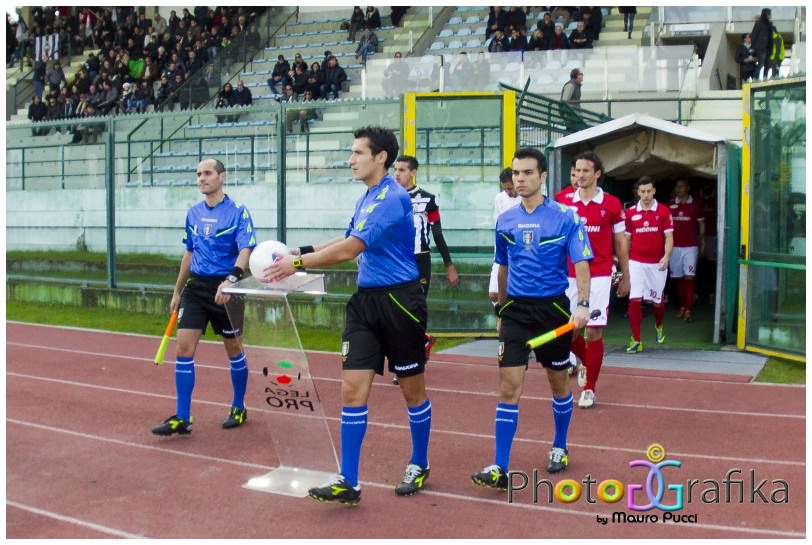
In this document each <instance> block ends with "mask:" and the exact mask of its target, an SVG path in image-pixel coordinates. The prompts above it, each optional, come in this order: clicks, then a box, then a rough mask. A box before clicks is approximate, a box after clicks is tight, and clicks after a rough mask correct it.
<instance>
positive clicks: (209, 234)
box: [203, 223, 211, 238]
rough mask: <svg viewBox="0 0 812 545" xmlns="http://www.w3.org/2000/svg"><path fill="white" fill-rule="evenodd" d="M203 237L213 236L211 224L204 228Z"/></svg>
mask: <svg viewBox="0 0 812 545" xmlns="http://www.w3.org/2000/svg"><path fill="white" fill-rule="evenodd" d="M203 236H204V237H206V238H209V237H210V236H211V223H207V224H206V225H204V226H203Z"/></svg>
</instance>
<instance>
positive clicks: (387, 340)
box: [341, 282, 427, 377]
mask: <svg viewBox="0 0 812 545" xmlns="http://www.w3.org/2000/svg"><path fill="white" fill-rule="evenodd" d="M426 316H427V314H426V296H425V294H424V293H423V288H422V287H421V286H420V283H419V282H410V283H408V284H400V285H397V286H388V287H384V288H359V289H358V291H357V292H356V293H354V294H353V295H352V297H351V298H350V301H349V302H348V303H347V323H346V325H345V326H344V333H343V334H342V336H341V362H342V365H343V369H346V370H356V369H357V370H369V369H371V370H373V371H375V372H376V373H378V374H379V375H382V374H383V360H384V358H386V359H388V360H389V371H390V372H392V373H394V374H395V375H397V376H399V377H408V376H412V375H419V374H421V373H422V372H423V369H424V368H425V366H426V351H425V340H426Z"/></svg>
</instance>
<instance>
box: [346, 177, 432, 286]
mask: <svg viewBox="0 0 812 545" xmlns="http://www.w3.org/2000/svg"><path fill="white" fill-rule="evenodd" d="M344 236H345V238H346V237H350V236H353V237H355V238H357V239H359V240H361V241H363V242H364V244H366V249H365V250H364V251H363V252H361V255H360V256H359V257H358V287H359V288H380V287H384V286H394V285H397V284H405V283H407V282H414V281H415V280H417V276H418V273H417V262H416V261H415V259H414V220H413V219H412V200H411V198H410V197H409V194H408V193H407V192H406V190H405V189H403V188H402V187H401V186H400V184H398V183H396V182H395V179H394V178H392V177H391V176H390V175H389V174H386V175H385V176H384V177H383V178H381V181H380V182H379V183H378V185H376V186H373V187H371V188H369V189H368V190H367V192H366V193H365V194H364V196H363V197H361V198H360V199H358V202H357V203H356V205H355V213H354V214H353V216H352V219H351V220H350V224H349V226H348V227H347V231H346V232H345V234H344Z"/></svg>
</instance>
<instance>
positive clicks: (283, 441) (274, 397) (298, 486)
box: [224, 273, 338, 497]
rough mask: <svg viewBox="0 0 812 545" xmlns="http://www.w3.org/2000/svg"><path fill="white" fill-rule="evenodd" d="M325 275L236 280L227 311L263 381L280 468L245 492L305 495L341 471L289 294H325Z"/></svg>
mask: <svg viewBox="0 0 812 545" xmlns="http://www.w3.org/2000/svg"><path fill="white" fill-rule="evenodd" d="M323 290H324V277H323V276H322V275H314V274H305V273H301V274H296V275H293V276H291V277H288V278H286V279H285V280H284V281H283V282H278V283H275V284H261V283H259V282H257V281H256V280H255V279H254V278H247V279H245V280H242V281H241V282H238V283H237V284H235V285H234V286H232V287H229V288H227V289H226V290H224V291H226V292H227V293H228V294H230V298H229V300H228V301H227V302H226V311H227V312H228V315H229V319H230V320H231V323H232V327H233V328H234V329H239V330H240V331H241V332H242V333H243V338H242V341H243V352H244V353H245V355H246V358H247V359H248V361H249V362H250V365H251V366H252V367H253V368H259V369H261V370H262V377H261V378H260V379H259V380H258V381H257V380H252V385H251V387H252V388H260V389H261V394H260V395H261V397H262V398H263V399H264V400H265V407H264V409H265V415H266V419H267V423H268V431H269V434H270V436H271V443H272V444H273V448H274V450H275V452H276V455H277V459H278V461H279V465H278V467H277V468H276V469H274V470H273V471H271V472H269V473H267V474H265V475H259V476H257V477H254V478H252V479H250V480H249V481H248V482H247V483H245V485H244V486H245V487H246V488H250V489H253V490H260V491H263V492H273V493H277V494H283V495H288V496H297V497H305V496H306V495H307V490H308V488H311V487H313V486H318V485H321V484H324V482H325V481H327V480H328V479H329V478H330V476H331V475H333V474H335V473H336V472H337V471H338V461H337V458H336V453H335V446H334V445H333V441H332V436H331V435H330V430H329V429H328V427H327V420H326V419H325V417H324V411H323V408H322V405H321V400H320V398H319V394H318V391H317V389H316V384H315V383H314V381H313V377H312V376H311V374H310V367H309V365H308V362H307V355H306V354H305V352H304V350H303V349H302V345H301V341H300V339H299V333H298V330H297V328H296V323H295V319H294V317H293V314H292V313H291V310H290V305H289V303H288V300H287V294H288V293H289V292H293V291H298V292H305V293H309V292H312V293H323Z"/></svg>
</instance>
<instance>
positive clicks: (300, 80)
mask: <svg viewBox="0 0 812 545" xmlns="http://www.w3.org/2000/svg"><path fill="white" fill-rule="evenodd" d="M292 85H293V92H294V93H296V95H301V94H303V93H304V90H305V89H306V88H307V74H306V73H305V71H304V70H303V69H302V65H301V64H297V65H294V68H293V79H292Z"/></svg>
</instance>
